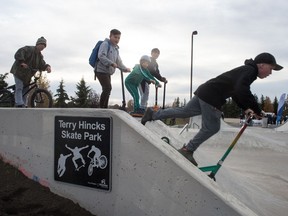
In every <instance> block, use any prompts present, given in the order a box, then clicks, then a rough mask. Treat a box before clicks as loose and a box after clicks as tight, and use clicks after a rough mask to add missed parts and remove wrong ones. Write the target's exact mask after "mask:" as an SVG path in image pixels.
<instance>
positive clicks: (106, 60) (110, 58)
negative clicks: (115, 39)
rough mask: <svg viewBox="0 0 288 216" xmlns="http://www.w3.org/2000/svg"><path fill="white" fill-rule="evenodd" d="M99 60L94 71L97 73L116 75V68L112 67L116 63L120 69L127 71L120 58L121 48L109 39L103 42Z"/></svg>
mask: <svg viewBox="0 0 288 216" xmlns="http://www.w3.org/2000/svg"><path fill="white" fill-rule="evenodd" d="M108 50H109V52H108ZM98 59H99V60H98V61H97V63H96V67H95V69H94V71H96V72H99V73H107V74H110V75H112V74H114V73H115V68H114V67H112V66H111V65H112V64H113V63H116V64H117V65H118V68H119V69H121V70H123V71H127V67H126V66H125V65H124V64H123V63H122V60H121V58H120V55H119V47H118V46H117V45H113V44H112V43H111V42H110V40H109V39H108V38H106V39H105V40H104V41H103V43H102V44H101V46H100V48H99V52H98Z"/></svg>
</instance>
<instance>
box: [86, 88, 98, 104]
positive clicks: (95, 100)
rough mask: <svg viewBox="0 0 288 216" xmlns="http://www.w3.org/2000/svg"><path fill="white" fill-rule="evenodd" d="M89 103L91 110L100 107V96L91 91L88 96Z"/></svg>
mask: <svg viewBox="0 0 288 216" xmlns="http://www.w3.org/2000/svg"><path fill="white" fill-rule="evenodd" d="M88 101H89V102H88V103H89V107H91V108H98V107H100V96H99V95H98V94H97V93H96V91H95V90H93V89H91V91H90V92H89V94H88Z"/></svg>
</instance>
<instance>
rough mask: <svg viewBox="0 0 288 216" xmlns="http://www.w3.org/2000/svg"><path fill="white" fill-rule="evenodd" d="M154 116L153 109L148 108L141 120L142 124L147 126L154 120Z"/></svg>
mask: <svg viewBox="0 0 288 216" xmlns="http://www.w3.org/2000/svg"><path fill="white" fill-rule="evenodd" d="M152 115H153V109H152V108H150V107H149V108H147V109H146V111H145V113H144V116H143V118H142V119H141V123H142V124H143V125H145V124H146V122H147V121H151V120H152Z"/></svg>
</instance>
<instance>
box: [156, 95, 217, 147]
mask: <svg viewBox="0 0 288 216" xmlns="http://www.w3.org/2000/svg"><path fill="white" fill-rule="evenodd" d="M221 114H222V112H221V111H220V110H218V109H216V108H215V107H213V106H211V105H210V104H208V103H206V102H204V101H203V100H201V99H199V98H198V97H197V96H194V97H193V98H192V99H191V100H190V101H189V102H188V103H187V104H186V106H184V107H177V108H168V109H164V110H163V109H160V110H158V111H157V112H154V113H153V116H152V119H153V120H158V119H166V118H189V117H193V116H197V115H202V125H201V129H200V130H199V132H198V133H197V134H196V135H195V136H194V137H193V139H191V140H190V141H189V142H188V144H187V146H186V147H187V149H188V150H190V151H195V150H196V149H197V148H198V147H199V146H200V145H201V144H202V143H203V142H204V141H206V140H207V139H208V138H210V137H211V136H213V135H214V134H216V133H217V132H218V131H219V130H220V119H221Z"/></svg>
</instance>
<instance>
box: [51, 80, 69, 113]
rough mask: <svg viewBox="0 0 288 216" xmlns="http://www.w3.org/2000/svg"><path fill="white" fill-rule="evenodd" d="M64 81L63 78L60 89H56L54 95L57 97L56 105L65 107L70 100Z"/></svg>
mask: <svg viewBox="0 0 288 216" xmlns="http://www.w3.org/2000/svg"><path fill="white" fill-rule="evenodd" d="M64 87H65V86H64V81H63V79H61V81H60V84H59V87H58V89H56V92H57V93H56V94H55V95H54V97H56V98H55V104H54V106H55V107H60V108H65V107H67V103H66V100H69V97H68V94H67V93H66V90H65V89H64Z"/></svg>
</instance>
